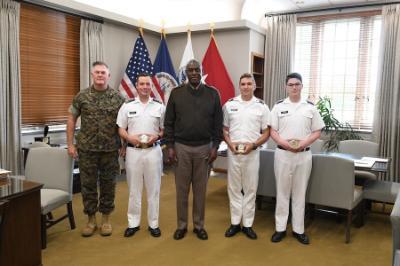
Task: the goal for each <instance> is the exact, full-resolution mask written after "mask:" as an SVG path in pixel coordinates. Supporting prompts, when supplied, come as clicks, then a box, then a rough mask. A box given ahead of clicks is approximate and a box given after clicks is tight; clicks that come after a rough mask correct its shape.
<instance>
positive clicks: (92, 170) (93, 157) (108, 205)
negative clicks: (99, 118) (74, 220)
mask: <svg viewBox="0 0 400 266" xmlns="http://www.w3.org/2000/svg"><path fill="white" fill-rule="evenodd" d="M78 155H79V172H80V178H81V190H82V200H83V207H84V209H83V212H84V213H85V214H87V215H92V214H95V213H96V212H97V211H100V212H101V213H103V214H109V213H111V212H112V211H113V210H114V198H115V178H116V175H118V173H119V163H118V151H111V152H93V151H82V150H79V151H78ZM97 184H99V188H100V197H99V196H98V193H97Z"/></svg>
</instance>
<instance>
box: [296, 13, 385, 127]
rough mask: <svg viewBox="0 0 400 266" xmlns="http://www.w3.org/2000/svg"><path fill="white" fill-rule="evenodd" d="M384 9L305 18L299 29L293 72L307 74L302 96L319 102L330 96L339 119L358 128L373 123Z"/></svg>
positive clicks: (301, 21) (297, 29)
mask: <svg viewBox="0 0 400 266" xmlns="http://www.w3.org/2000/svg"><path fill="white" fill-rule="evenodd" d="M379 13H380V12H379ZM379 13H378V12H363V13H355V14H347V15H344V16H343V15H342V16H334V17H332V16H318V17H309V18H301V19H299V20H298V24H297V27H296V48H295V64H294V71H296V72H299V73H301V74H302V76H303V83H304V89H303V95H308V98H309V99H310V100H311V101H313V102H314V103H316V102H317V101H318V100H319V97H325V96H327V97H329V98H331V100H332V107H333V109H334V114H335V117H336V118H338V120H339V121H341V122H348V123H349V124H350V125H351V126H353V127H354V128H355V129H358V130H371V129H372V124H373V114H374V104H375V91H376V89H379V88H376V83H377V74H378V54H379V42H380V31H381V17H380V15H379Z"/></svg>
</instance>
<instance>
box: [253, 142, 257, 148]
mask: <svg viewBox="0 0 400 266" xmlns="http://www.w3.org/2000/svg"><path fill="white" fill-rule="evenodd" d="M257 148H258V146H257V144H256V143H255V142H253V150H257Z"/></svg>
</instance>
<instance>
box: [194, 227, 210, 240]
mask: <svg viewBox="0 0 400 266" xmlns="http://www.w3.org/2000/svg"><path fill="white" fill-rule="evenodd" d="M193 233H195V234H196V235H197V238H198V239H201V240H207V239H208V235H207V232H206V230H204V228H201V229H197V228H195V229H193Z"/></svg>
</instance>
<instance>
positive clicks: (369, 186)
mask: <svg viewBox="0 0 400 266" xmlns="http://www.w3.org/2000/svg"><path fill="white" fill-rule="evenodd" d="M399 190H400V183H395V182H390V181H381V180H369V181H368V182H366V184H365V186H364V199H369V200H375V201H380V202H387V203H394V202H395V200H396V196H397V193H398V192H399Z"/></svg>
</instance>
